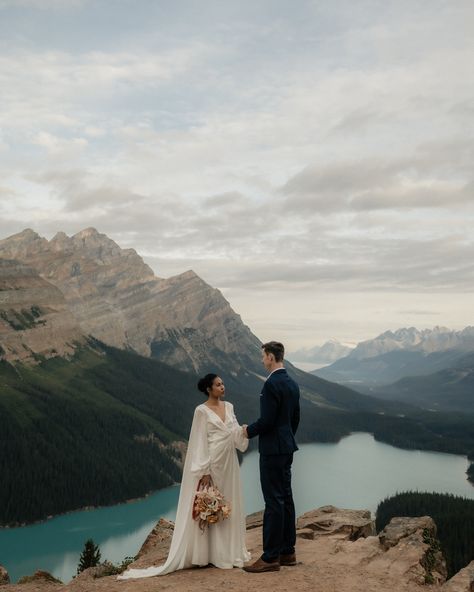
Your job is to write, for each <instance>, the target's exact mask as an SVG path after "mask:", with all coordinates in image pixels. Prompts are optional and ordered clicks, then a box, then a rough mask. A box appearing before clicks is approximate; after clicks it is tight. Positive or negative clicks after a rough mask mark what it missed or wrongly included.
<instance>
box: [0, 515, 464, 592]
mask: <svg viewBox="0 0 474 592" xmlns="http://www.w3.org/2000/svg"><path fill="white" fill-rule="evenodd" d="M367 514H368V513H367V511H365V510H362V511H354V510H343V509H338V508H335V507H333V506H325V507H323V508H319V509H318V510H313V511H311V512H307V513H306V514H304V515H303V516H300V517H299V519H298V522H299V525H300V526H304V528H302V530H304V529H307V530H311V531H312V532H313V538H311V539H308V538H304V537H298V538H297V542H296V555H297V560H298V563H297V565H296V566H294V567H282V568H281V570H280V571H279V572H272V573H266V574H261V575H259V574H247V573H245V572H243V571H242V570H240V569H233V570H225V571H223V570H218V569H212V568H208V569H199V570H196V569H187V570H182V571H178V572H174V573H172V574H169V575H167V576H165V577H163V578H146V579H142V580H117V579H116V576H106V577H100V578H99V579H97V577H98V576H99V575H100V572H97V571H93V572H92V571H91V572H90V573H86V572H84V573H83V574H80V575H79V576H78V577H77V578H75V579H74V580H72V581H71V582H70V583H69V584H67V585H64V586H63V587H61V590H64V591H70V592H89V591H90V590H94V591H96V592H111V591H113V592H115V591H117V592H135V591H136V590H140V591H141V592H152V591H155V590H157V589H169V590H173V591H174V592H192V591H194V590H195V591H196V592H197V591H198V590H203V589H206V590H215V591H217V590H222V589H223V588H225V589H226V590H228V591H229V592H240V591H241V590H242V589H243V588H248V587H249V586H251V587H257V588H258V589H259V590H260V592H274V590H292V592H303V591H304V592H329V591H334V592H335V591H337V592H426V590H440V591H441V592H444V591H446V592H472V582H473V581H474V562H473V563H471V564H470V565H469V566H467V567H466V568H465V569H463V570H461V571H460V572H459V573H458V574H456V576H454V577H453V578H452V579H451V580H449V581H448V582H446V583H444V576H443V574H442V573H441V571H439V572H437V573H436V574H435V571H434V569H433V565H434V564H431V563H430V565H431V569H428V568H427V564H426V556H427V552H429V550H430V548H433V547H434V546H435V538H434V537H435V532H436V530H435V528H434V523H433V522H432V520H431V519H430V518H427V517H424V518H422V519H418V518H416V519H412V518H397V519H394V520H393V521H392V522H391V523H390V524H389V525H388V526H387V527H386V529H384V531H383V532H382V533H380V535H379V536H377V535H374V534H369V532H372V530H371V521H370V516H367ZM261 519H262V513H261V512H259V513H256V514H253V515H251V516H248V517H247V548H248V549H249V551H250V552H251V553H252V558H253V560H255V559H256V558H257V557H258V556H259V555H260V553H261V540H262V529H261ZM325 521H326V524H324V522H325ZM172 532H173V523H172V522H169V521H166V520H160V521H159V522H158V523H157V525H156V526H155V528H154V529H153V530H152V532H151V533H150V535H149V536H148V537H147V540H146V541H145V543H144V544H143V546H142V548H141V550H140V552H139V554H138V558H137V560H136V561H135V563H134V564H132V567H148V566H151V565H159V564H160V563H163V561H164V560H165V559H166V556H167V553H168V549H169V545H170V542H171V538H172ZM354 532H358V533H359V535H360V536H358V538H356V539H355V540H354ZM92 569H94V570H95V569H96V568H92ZM87 571H89V570H87ZM430 573H431V575H436V577H434V578H433V580H432V583H431V585H430V586H429V587H427V584H428V583H429V582H430V579H429V578H427V575H429V574H430ZM28 586H29V585H27V586H23V585H21V586H20V585H18V586H17V585H15V586H14V585H11V586H7V587H6V588H5V591H6V592H27V591H28V590H31V588H30V587H28ZM35 589H37V590H39V591H41V592H50V591H51V592H53V590H57V589H59V587H58V585H57V584H50V583H48V582H46V581H45V582H44V583H43V584H41V585H38V587H37V588H35Z"/></svg>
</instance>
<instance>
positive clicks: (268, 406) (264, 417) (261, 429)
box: [247, 380, 279, 438]
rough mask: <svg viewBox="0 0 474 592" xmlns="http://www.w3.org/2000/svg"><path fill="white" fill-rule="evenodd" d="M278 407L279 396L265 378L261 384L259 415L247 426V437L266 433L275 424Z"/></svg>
mask: <svg viewBox="0 0 474 592" xmlns="http://www.w3.org/2000/svg"><path fill="white" fill-rule="evenodd" d="M278 407H279V397H278V394H277V392H276V390H275V388H274V387H273V386H272V383H271V382H269V381H268V380H267V382H266V383H265V384H264V385H263V389H262V399H261V401H260V417H259V418H258V419H257V421H256V422H254V423H252V424H250V425H249V426H248V427H247V434H248V436H249V438H254V437H255V436H259V435H260V434H266V433H267V432H269V431H270V430H272V429H273V428H274V427H275V425H276V419H277V414H278Z"/></svg>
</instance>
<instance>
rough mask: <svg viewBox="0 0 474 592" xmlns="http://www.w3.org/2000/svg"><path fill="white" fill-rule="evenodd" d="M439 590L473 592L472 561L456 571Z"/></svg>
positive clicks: (473, 568) (473, 567) (473, 566)
mask: <svg viewBox="0 0 474 592" xmlns="http://www.w3.org/2000/svg"><path fill="white" fill-rule="evenodd" d="M441 590H442V592H474V561H471V563H469V565H467V566H466V567H464V568H463V569H461V570H460V571H458V573H457V574H455V575H454V576H453V577H452V578H451V579H449V580H448V581H447V582H446V583H445V584H444V586H443V587H442V588H441Z"/></svg>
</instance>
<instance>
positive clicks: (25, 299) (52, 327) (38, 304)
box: [0, 259, 85, 363]
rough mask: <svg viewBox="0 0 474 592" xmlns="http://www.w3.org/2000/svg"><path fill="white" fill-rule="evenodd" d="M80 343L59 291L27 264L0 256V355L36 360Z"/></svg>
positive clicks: (79, 333)
mask: <svg viewBox="0 0 474 592" xmlns="http://www.w3.org/2000/svg"><path fill="white" fill-rule="evenodd" d="M84 343H85V339H84V335H83V333H82V331H81V329H80V327H79V325H78V323H77V321H76V319H75V318H74V316H73V315H72V313H71V312H70V310H69V308H68V306H67V304H66V301H65V299H64V296H63V294H62V293H61V291H60V290H58V288H56V287H55V286H54V285H53V284H51V283H49V282H47V281H46V280H44V279H43V278H41V277H40V276H39V275H38V273H37V272H36V271H35V270H33V269H31V268H30V267H28V266H26V265H23V264H22V263H20V262H18V261H12V260H10V259H0V359H4V360H7V361H14V360H19V361H22V362H29V363H36V362H37V361H38V360H40V359H42V358H50V357H55V356H57V355H60V356H69V355H72V354H73V353H74V351H75V349H76V347H77V346H79V345H81V344H84Z"/></svg>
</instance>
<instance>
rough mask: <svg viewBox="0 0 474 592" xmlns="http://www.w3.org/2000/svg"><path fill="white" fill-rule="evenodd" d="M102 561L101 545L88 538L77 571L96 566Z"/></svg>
mask: <svg viewBox="0 0 474 592" xmlns="http://www.w3.org/2000/svg"><path fill="white" fill-rule="evenodd" d="M99 561H100V549H99V545H96V544H95V543H94V541H93V540H92V539H88V540H87V541H86V542H85V543H84V549H83V550H82V553H81V556H80V557H79V565H78V566H77V573H78V574H79V573H81V572H82V571H84V570H85V569H87V568H88V567H95V566H96V565H99Z"/></svg>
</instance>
